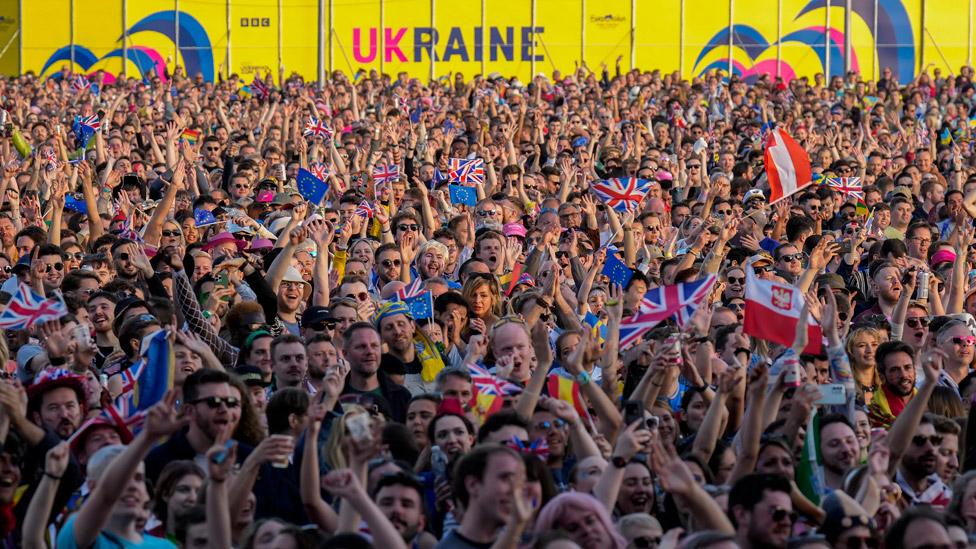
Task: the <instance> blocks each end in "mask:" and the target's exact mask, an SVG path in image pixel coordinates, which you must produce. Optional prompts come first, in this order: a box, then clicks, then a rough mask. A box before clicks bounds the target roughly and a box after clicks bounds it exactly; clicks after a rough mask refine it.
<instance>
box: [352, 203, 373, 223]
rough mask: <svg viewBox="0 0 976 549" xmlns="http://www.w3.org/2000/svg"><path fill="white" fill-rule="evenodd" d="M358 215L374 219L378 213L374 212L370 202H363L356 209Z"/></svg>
mask: <svg viewBox="0 0 976 549" xmlns="http://www.w3.org/2000/svg"><path fill="white" fill-rule="evenodd" d="M356 215H358V216H359V217H365V218H367V219H372V218H373V216H374V215H376V212H375V211H374V210H373V206H372V205H371V204H370V203H369V202H367V201H365V200H363V201H362V202H360V203H359V206H357V207H356Z"/></svg>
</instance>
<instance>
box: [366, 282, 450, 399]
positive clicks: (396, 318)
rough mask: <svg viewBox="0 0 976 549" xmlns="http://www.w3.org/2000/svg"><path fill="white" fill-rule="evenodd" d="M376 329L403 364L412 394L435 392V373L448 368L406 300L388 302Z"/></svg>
mask: <svg viewBox="0 0 976 549" xmlns="http://www.w3.org/2000/svg"><path fill="white" fill-rule="evenodd" d="M376 329H377V330H378V331H379V332H380V337H381V338H382V340H383V343H384V344H385V345H386V347H387V349H388V350H389V354H390V355H392V357H393V358H395V359H397V360H398V361H400V362H402V363H403V365H404V368H405V370H406V378H405V386H406V387H407V389H409V390H410V392H411V393H412V394H420V393H429V392H431V391H433V390H434V383H433V382H434V376H436V375H437V372H439V371H440V370H442V369H443V368H444V362H443V360H442V359H441V358H440V354H439V353H438V352H437V351H436V349H434V347H433V345H431V344H430V341H429V340H428V339H427V337H426V336H425V335H424V334H423V332H421V331H420V330H418V329H417V325H416V324H415V323H414V320H413V316H412V315H411V313H410V309H409V308H407V306H406V305H405V304H404V303H403V302H402V301H392V302H388V303H384V304H383V305H382V306H380V309H379V310H378V311H377V313H376ZM425 370H426V372H425ZM428 379H429V381H428Z"/></svg>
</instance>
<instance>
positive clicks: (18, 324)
mask: <svg viewBox="0 0 976 549" xmlns="http://www.w3.org/2000/svg"><path fill="white" fill-rule="evenodd" d="M66 314H68V307H67V306H66V305H65V304H64V302H63V301H61V300H60V299H53V298H51V299H44V297H43V296H41V295H38V294H36V293H34V290H31V289H30V287H29V286H27V285H26V284H21V285H20V286H19V287H18V288H17V293H15V294H14V295H13V296H12V297H11V299H10V303H8V304H7V308H6V309H4V311H3V313H0V328H3V329H5V330H24V329H26V328H30V327H31V326H33V325H34V324H37V323H38V322H46V321H49V320H57V319H59V318H61V317H62V316H64V315H66Z"/></svg>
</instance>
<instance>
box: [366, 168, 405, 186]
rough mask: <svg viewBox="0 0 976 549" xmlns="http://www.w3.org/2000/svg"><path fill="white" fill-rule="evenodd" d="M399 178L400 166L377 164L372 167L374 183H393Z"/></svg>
mask: <svg viewBox="0 0 976 549" xmlns="http://www.w3.org/2000/svg"><path fill="white" fill-rule="evenodd" d="M399 179H400V166H397V165H396V164H378V165H377V166H376V167H375V168H373V182H374V183H376V184H381V183H393V182H394V181H397V180H399Z"/></svg>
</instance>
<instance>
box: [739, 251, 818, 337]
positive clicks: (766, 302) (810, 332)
mask: <svg viewBox="0 0 976 549" xmlns="http://www.w3.org/2000/svg"><path fill="white" fill-rule="evenodd" d="M745 271H746V299H745V301H746V310H745V322H744V328H745V329H744V331H745V333H746V334H748V335H750V336H752V337H756V338H759V339H765V340H767V341H772V342H775V343H780V344H782V345H786V346H787V347H789V346H791V345H793V338H794V337H795V336H796V323H797V322H799V321H800V310H801V309H802V308H803V294H801V293H800V290H799V289H798V288H797V287H796V286H791V285H789V284H784V283H782V282H776V281H772V280H760V279H759V278H756V274H755V271H753V269H752V264H751V263H750V264H749V265H747V266H746V269H745ZM822 347H823V333H822V332H821V330H820V326H819V325H817V322H816V321H815V320H814V319H813V317H809V318H808V319H807V346H806V348H804V349H803V352H804V353H812V354H820V351H821V348H822Z"/></svg>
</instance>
